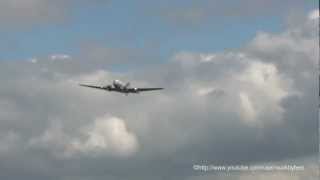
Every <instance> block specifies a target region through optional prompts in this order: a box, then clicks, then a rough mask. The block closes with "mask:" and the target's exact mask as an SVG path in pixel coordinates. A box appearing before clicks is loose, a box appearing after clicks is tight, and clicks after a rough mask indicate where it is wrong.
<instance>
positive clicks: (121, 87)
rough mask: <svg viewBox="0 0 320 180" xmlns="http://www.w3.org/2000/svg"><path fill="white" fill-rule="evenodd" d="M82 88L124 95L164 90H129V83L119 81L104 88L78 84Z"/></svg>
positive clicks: (114, 81)
mask: <svg viewBox="0 0 320 180" xmlns="http://www.w3.org/2000/svg"><path fill="white" fill-rule="evenodd" d="M79 85H80V86H83V87H89V88H95V89H101V90H105V91H115V92H119V93H124V94H126V95H128V94H129V93H136V94H138V93H140V92H144V91H155V90H162V89H164V88H131V87H130V83H129V82H128V83H126V84H124V83H123V82H121V81H120V80H113V82H112V84H111V85H106V86H94V85H88V84H79Z"/></svg>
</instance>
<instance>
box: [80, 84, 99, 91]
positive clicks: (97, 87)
mask: <svg viewBox="0 0 320 180" xmlns="http://www.w3.org/2000/svg"><path fill="white" fill-rule="evenodd" d="M79 85H80V86H83V87H89V88H95V89H103V90H105V88H104V87H101V86H92V85H87V84H79Z"/></svg>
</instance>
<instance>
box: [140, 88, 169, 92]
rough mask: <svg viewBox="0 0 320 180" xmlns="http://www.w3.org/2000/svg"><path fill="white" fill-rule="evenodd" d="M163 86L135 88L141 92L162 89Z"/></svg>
mask: <svg viewBox="0 0 320 180" xmlns="http://www.w3.org/2000/svg"><path fill="white" fill-rule="evenodd" d="M162 89H163V88H137V89H136V90H137V91H138V92H143V91H156V90H162Z"/></svg>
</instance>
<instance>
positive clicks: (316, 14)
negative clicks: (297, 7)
mask: <svg viewBox="0 0 320 180" xmlns="http://www.w3.org/2000/svg"><path fill="white" fill-rule="evenodd" d="M308 18H309V19H312V20H316V19H319V9H316V10H313V11H312V12H310V13H309V16H308Z"/></svg>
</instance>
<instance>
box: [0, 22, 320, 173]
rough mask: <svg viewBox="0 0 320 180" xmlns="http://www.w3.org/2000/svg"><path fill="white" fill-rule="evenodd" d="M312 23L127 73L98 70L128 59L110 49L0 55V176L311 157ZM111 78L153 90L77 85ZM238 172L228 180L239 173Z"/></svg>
mask: <svg viewBox="0 0 320 180" xmlns="http://www.w3.org/2000/svg"><path fill="white" fill-rule="evenodd" d="M306 19H308V18H306ZM316 27H317V24H316V23H314V20H311V19H308V20H307V21H301V22H300V25H299V26H295V27H288V29H286V30H285V31H284V32H280V33H268V32H259V33H257V35H256V36H255V37H254V38H253V39H252V41H251V42H249V43H248V44H246V45H244V46H243V47H242V48H241V49H238V50H226V51H224V52H209V53H208V52H206V53H203V52H187V51H183V50H181V51H179V52H176V53H174V54H173V55H172V57H171V58H170V59H169V60H168V61H167V62H165V63H163V64H160V65H157V66H152V65H151V64H149V66H148V68H147V69H144V68H137V69H136V72H134V73H126V71H124V72H117V73H115V72H112V71H108V70H106V69H108V67H109V66H110V61H111V62H112V61H113V60H112V59H111V58H112V57H117V58H118V59H119V60H120V62H128V61H130V58H127V57H129V56H130V55H127V54H126V53H125V52H122V51H121V53H120V51H119V52H118V51H116V52H117V53H116V56H113V55H112V56H109V53H110V52H109V51H107V52H104V50H99V51H94V52H99V53H93V54H95V55H96V56H97V57H96V59H100V60H101V61H99V63H92V62H91V61H89V60H88V61H85V60H83V59H78V57H72V61H54V62H52V60H51V59H50V57H49V58H39V57H35V58H36V59H37V62H36V63H30V61H1V62H0V63H1V66H0V79H1V83H2V85H3V86H2V87H1V89H0V118H1V120H0V135H1V138H0V149H1V150H0V151H2V152H0V154H1V153H2V154H4V156H1V155H0V169H1V170H0V171H1V173H0V174H1V175H0V177H1V176H3V177H8V178H7V179H21V178H22V177H23V178H25V179H28V178H29V179H50V178H51V179H72V178H73V179H78V178H80V177H81V178H83V179H105V178H106V177H107V178H110V179H112V178H113V179H157V178H158V179H163V178H165V179H188V178H189V179H200V178H202V176H201V174H198V173H196V172H194V171H193V170H192V165H193V164H195V163H199V162H208V163H215V164H223V165H228V164H263V163H266V162H271V163H275V162H278V161H281V160H290V159H299V158H304V157H308V156H314V155H315V154H317V153H318V133H317V132H318V126H317V121H318V118H317V115H318V109H317V105H318V102H317V98H316V97H315V95H317V94H318V92H317V89H318V87H317V85H316V83H314V82H317V81H318V79H317V75H318V68H317V67H318V66H317V63H318V41H317V40H318V33H317V31H315V30H314V29H317V28H316ZM102 49H104V48H102ZM104 53H106V54H107V55H106V54H104ZM111 54H112V53H111ZM128 54H130V52H129V53H128ZM139 57H140V56H139ZM141 57H145V56H141ZM147 57H148V56H147ZM103 59H105V60H106V61H103ZM110 59H111V60H110ZM109 60H110V61H109ZM143 61H144V59H142V62H143ZM113 63H117V62H113ZM111 64H112V63H111ZM133 64H134V63H133ZM118 78H120V79H123V80H125V81H131V82H132V85H133V86H145V87H147V86H150V87H151V86H161V87H165V90H164V91H161V92H154V93H141V94H139V95H132V96H131V95H130V96H123V95H122V94H117V93H109V92H104V91H97V90H94V89H87V88H83V87H79V86H78V83H79V82H85V83H96V84H106V83H107V82H110V81H111V80H112V79H118ZM106 114H107V115H106ZM299 162H301V163H304V162H303V161H297V163H299ZM26 163H27V164H26ZM30 164H32V166H31V165H30ZM61 164H63V166H61ZM17 172H21V173H17ZM123 172H126V173H123ZM241 175H242V177H234V178H235V179H239V178H240V179H241V178H250V175H247V174H241ZM257 177H259V178H261V179H263V178H273V177H274V178H277V177H279V178H280V177H282V178H286V175H285V174H278V175H275V176H269V175H268V174H264V173H261V174H259V175H258V176H257ZM204 178H205V177H204ZM208 179H212V177H211V176H209V175H208Z"/></svg>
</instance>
